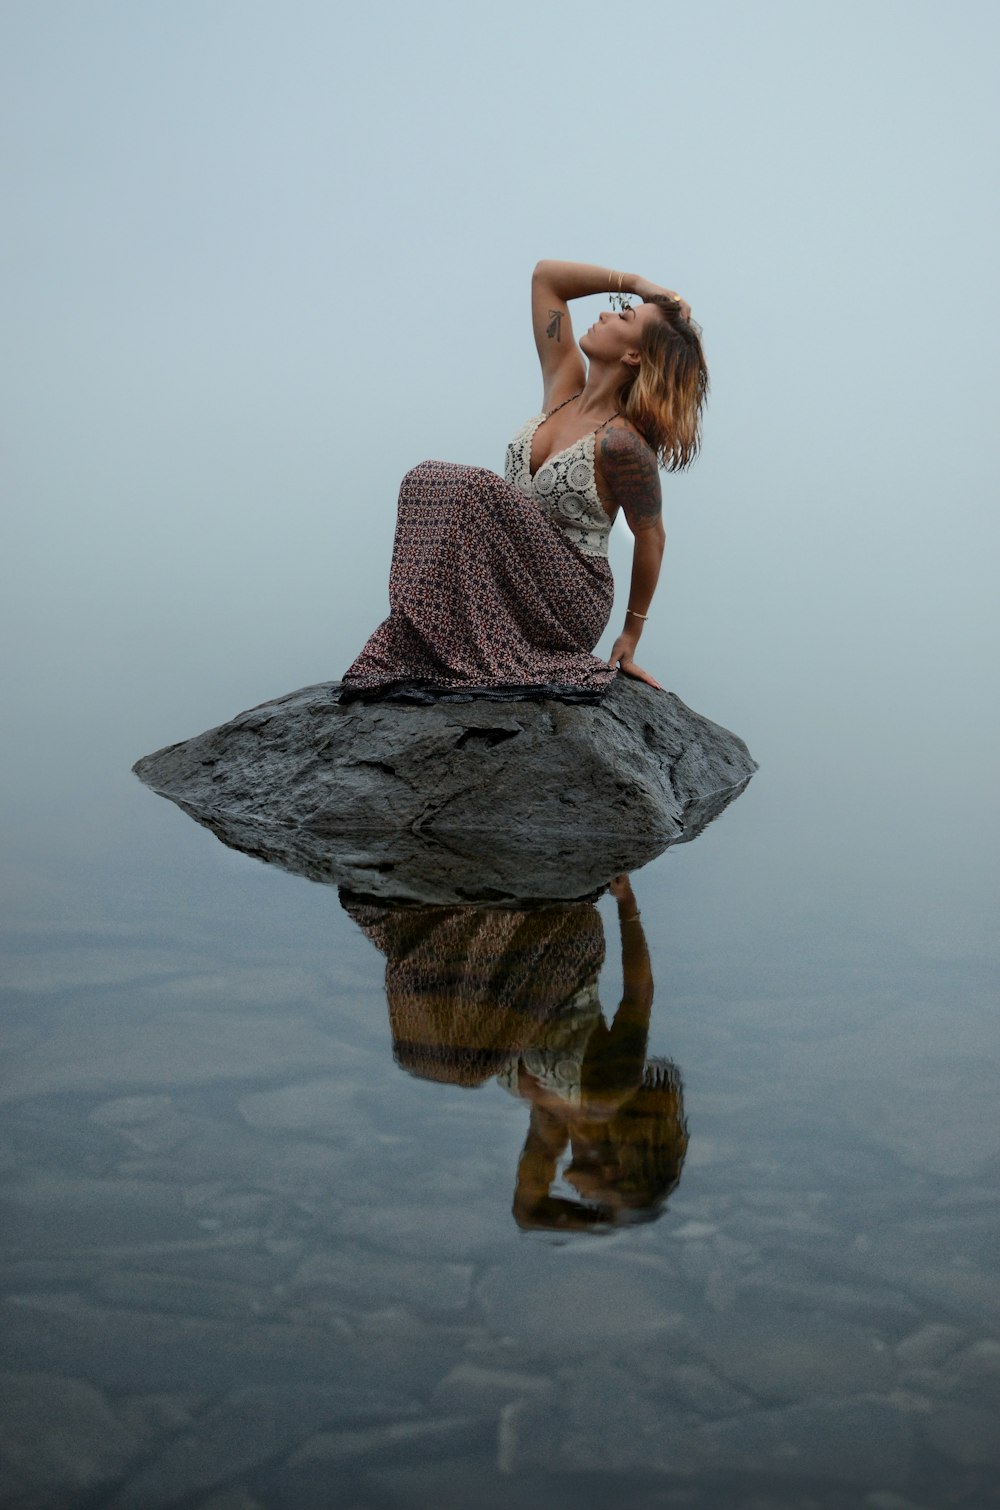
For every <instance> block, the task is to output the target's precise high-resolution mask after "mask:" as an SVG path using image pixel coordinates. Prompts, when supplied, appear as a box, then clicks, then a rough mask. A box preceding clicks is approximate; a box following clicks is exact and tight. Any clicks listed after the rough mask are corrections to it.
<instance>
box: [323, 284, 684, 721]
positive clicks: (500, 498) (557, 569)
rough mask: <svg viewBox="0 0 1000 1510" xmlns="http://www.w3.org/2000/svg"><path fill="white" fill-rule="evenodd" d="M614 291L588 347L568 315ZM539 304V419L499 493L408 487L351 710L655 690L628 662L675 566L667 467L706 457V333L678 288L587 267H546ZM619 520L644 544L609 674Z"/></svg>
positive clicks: (443, 472) (348, 678)
mask: <svg viewBox="0 0 1000 1510" xmlns="http://www.w3.org/2000/svg"><path fill="white" fill-rule="evenodd" d="M608 291H610V292H611V294H612V301H613V303H617V305H618V306H619V307H618V308H616V309H612V310H606V311H604V312H603V313H602V314H601V315H600V316H599V318H598V319H597V320H596V321H595V323H594V324H593V325H591V327H590V329H589V330H588V331H587V332H586V333H585V334H584V335H583V336H582V337H581V339H580V342H579V344H577V342H576V340H575V339H574V336H573V328H572V325H571V323H570V314H569V308H568V301H569V300H570V299H578V298H583V297H584V296H585V295H588V294H597V293H603V292H608ZM631 295H634V296H635V297H636V298H638V299H640V300H641V301H642V302H641V303H640V304H638V305H633V304H632V303H631V302H630V299H629V297H628V296H631ZM531 307H532V321H533V325H534V332H535V344H536V346H537V348H538V356H539V360H540V362H541V367H542V378H543V382H544V390H543V404H544V409H543V412H542V413H541V414H538V415H536V416H535V417H534V418H533V419H530V420H529V421H528V422H527V424H525V425H524V426H523V427H522V428H521V429H520V430H519V431H518V433H517V434H516V435H515V436H514V439H513V440H512V441H511V443H510V445H509V446H508V447H507V458H506V464H505V468H504V477H503V478H500V477H498V476H497V475H496V474H495V473H493V472H489V471H487V470H485V469H484V468H481V467H467V466H461V465H458V464H456V463H453V462H441V461H425V462H421V464H420V465H419V466H417V467H414V469H413V470H412V471H411V472H409V473H407V475H406V477H405V478H404V479H403V485H402V488H401V490H400V495H399V512H398V519H397V525H396V538H395V544H394V547H393V557H392V570H391V573H390V577H389V602H390V608H391V612H390V615H389V617H388V618H387V619H386V620H385V621H384V622H383V623H382V624H381V625H380V626H379V628H378V629H377V630H376V631H375V633H374V634H373V635H372V637H371V639H370V640H369V641H368V643H367V644H366V645H365V647H364V649H363V650H362V651H361V653H360V655H359V656H358V657H357V659H356V660H355V661H354V663H353V665H352V666H351V667H350V668H349V670H348V671H347V672H346V673H345V675H344V694H345V695H346V696H348V697H352V696H368V697H385V696H393V695H396V696H407V695H410V696H412V695H424V696H427V695H432V696H441V695H447V694H449V693H460V694H463V695H465V696H468V695H469V694H470V693H472V694H479V695H483V696H487V697H489V696H493V697H497V696H500V697H503V696H508V697H509V696H526V695H528V696H530V695H536V696H563V697H570V698H577V699H596V698H598V697H600V695H601V694H602V693H603V692H604V691H605V690H606V689H607V687H608V685H609V683H610V681H611V679H612V677H613V676H614V675H615V671H616V668H620V669H621V670H622V671H624V672H626V673H627V674H628V675H629V676H634V677H637V678H638V679H639V680H640V681H644V682H648V683H649V684H650V685H651V686H653V687H656V686H658V685H659V683H658V682H657V681H656V680H655V679H654V678H653V677H652V676H651V675H650V674H649V672H647V671H644V670H643V669H642V668H641V667H640V666H638V665H637V664H636V662H635V659H634V657H635V650H636V646H637V644H638V641H639V637H640V635H641V633H642V629H643V625H644V624H645V622H646V619H647V617H648V614H649V607H650V603H651V602H652V598H653V593H654V590H655V588H656V583H657V578H658V576H659V571H660V561H661V559H662V556H663V543H664V533H663V523H662V520H661V498H660V479H659V471H658V468H659V467H661V466H662V467H664V468H665V469H666V470H667V471H679V470H681V469H682V468H684V467H687V466H689V465H690V464H691V462H692V461H693V460H694V458H695V456H696V455H697V452H698V447H699V441H700V420H701V411H702V406H703V404H704V401H705V396H706V393H707V389H708V369H707V367H706V365H705V358H704V354H703V352H702V348H701V342H700V340H699V332H698V328H697V326H695V325H694V324H692V322H691V318H690V316H691V310H690V306H689V305H688V304H687V303H686V302H685V301H684V300H683V299H681V298H680V297H679V296H678V295H677V294H675V293H672V292H671V291H670V290H669V289H665V288H660V287H658V286H657V285H656V284H655V283H650V282H649V281H648V279H646V278H641V277H639V276H637V275H636V274H634V273H622V272H617V271H615V270H613V269H611V270H609V269H607V268H601V267H590V266H587V265H585V264H583V263H577V262H539V263H538V265H537V267H536V268H535V271H534V274H533V276H532V283H531ZM585 357H586V361H585V360H584V358H585ZM619 510H621V512H622V513H624V515H625V519H626V522H627V523H628V526H629V528H630V529H631V531H632V534H633V536H634V542H635V543H634V551H633V560H632V581H631V591H630V594H629V602H628V609H627V611H626V615H625V623H624V625H623V628H622V632H621V634H620V635H619V636H618V638H617V640H616V641H615V644H614V648H613V650H612V652H611V659H610V661H602V660H598V659H597V657H596V656H594V655H593V654H592V653H591V652H592V651H593V649H594V646H595V645H596V644H597V641H598V640H599V639H600V636H601V634H602V633H603V631H604V628H605V626H606V624H607V622H608V618H609V617H610V614H611V608H612V603H613V598H614V584H613V582H612V577H611V570H610V568H609V566H608V560H607V555H608V535H609V533H610V530H611V526H612V524H613V522H614V520H615V518H616V517H617V514H618V512H619Z"/></svg>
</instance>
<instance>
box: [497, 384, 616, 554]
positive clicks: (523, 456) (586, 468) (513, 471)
mask: <svg viewBox="0 0 1000 1510" xmlns="http://www.w3.org/2000/svg"><path fill="white" fill-rule="evenodd" d="M547 418H548V415H546V414H537V415H536V416H535V418H534V419H529V420H528V422H527V424H525V425H522V427H521V429H520V430H518V432H517V434H516V435H515V436H514V439H513V440H512V441H511V443H510V445H509V446H508V447H507V456H506V460H505V461H504V476H505V477H506V479H507V481H508V482H510V483H513V485H514V486H515V487H516V488H518V489H519V490H520V491H521V492H522V493H523V494H524V495H525V497H526V498H531V499H534V501H535V502H536V503H537V504H538V506H539V508H540V509H541V510H542V511H543V513H545V514H547V515H548V516H549V518H550V519H551V520H552V522H553V524H556V525H558V526H559V528H560V530H562V532H563V534H564V535H565V536H566V538H567V540H569V541H571V542H572V544H573V545H575V546H576V548H577V550H580V551H582V552H583V554H584V555H585V556H607V554H608V536H609V534H610V533H611V520H610V519H609V518H608V516H607V514H606V513H605V511H604V505H603V504H602V503H601V500H600V496H599V494H598V492H597V481H596V478H595V476H594V440H595V435H594V432H593V431H591V433H590V434H589V435H581V437H580V439H579V440H575V441H574V442H573V444H572V445H571V446H567V447H566V449H565V450H564V451H558V452H556V454H555V455H554V456H550V457H549V459H548V461H546V462H543V463H542V465H541V466H540V467H539V468H538V471H537V472H536V473H535V475H534V477H532V475H531V442H532V441H533V440H534V438H535V431H536V430H537V429H538V427H539V425H540V424H541V423H542V421H543V420H544V419H547Z"/></svg>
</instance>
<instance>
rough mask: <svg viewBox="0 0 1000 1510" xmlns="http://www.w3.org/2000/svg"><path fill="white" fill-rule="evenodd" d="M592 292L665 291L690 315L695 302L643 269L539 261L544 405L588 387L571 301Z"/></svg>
mask: <svg viewBox="0 0 1000 1510" xmlns="http://www.w3.org/2000/svg"><path fill="white" fill-rule="evenodd" d="M588 294H631V295H632V296H633V297H634V298H637V299H648V298H650V297H651V296H652V295H654V294H660V295H665V296H666V297H667V298H669V299H677V300H678V302H679V303H680V305H681V312H682V314H683V315H684V318H685V319H688V318H689V317H690V314H691V306H690V305H689V304H688V302H687V300H686V299H682V298H681V296H680V294H675V293H674V292H673V291H672V290H671V289H669V288H661V287H660V285H659V284H658V283H651V282H650V280H649V279H648V278H643V277H641V276H640V275H639V274H638V273H627V272H624V271H622V270H620V269H618V268H614V267H598V266H597V264H596V263H592V262H555V261H552V260H551V259H543V260H542V261H541V262H536V263H535V268H534V271H533V273H532V275H531V323H532V328H533V329H534V333H535V347H536V349H537V351H538V360H539V362H540V363H541V367H542V382H543V384H544V399H543V407H544V408H545V409H552V408H554V407H555V405H556V404H558V403H561V402H562V400H563V399H564V398H569V397H570V396H571V395H572V394H574V393H578V392H579V390H580V389H581V388H582V387H583V384H584V380H585V378H586V371H587V369H586V367H585V365H584V361H583V355H582V353H581V351H580V348H579V346H578V345H577V344H576V339H575V337H574V335H573V324H572V321H571V320H570V315H569V308H568V304H569V300H570V299H583V298H586V296H587V295H588Z"/></svg>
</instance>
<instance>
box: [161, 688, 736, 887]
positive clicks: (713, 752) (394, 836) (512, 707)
mask: <svg viewBox="0 0 1000 1510" xmlns="http://www.w3.org/2000/svg"><path fill="white" fill-rule="evenodd" d="M755 770H756V765H755V763H754V761H753V759H752V758H751V756H750V754H749V753H748V751H747V748H746V746H745V745H744V743H743V741H742V740H740V739H738V738H737V737H736V735H734V734H730V733H729V732H728V731H727V730H725V729H723V728H720V727H719V725H718V724H713V723H710V722H709V721H708V720H707V719H705V718H702V717H701V716H700V714H697V713H694V712H692V711H691V709H690V708H687V707H685V705H684V704H683V703H682V702H681V701H680V699H679V698H677V697H675V696H674V695H673V694H672V693H665V692H654V691H652V690H651V689H650V688H647V687H644V686H642V685H640V684H639V683H637V682H634V681H628V680H626V679H625V678H624V677H619V678H618V679H617V680H616V681H615V682H614V683H613V684H612V687H611V690H610V691H609V692H608V694H607V696H606V697H605V698H604V700H603V701H602V702H601V703H599V704H576V705H571V704H565V703H560V702H554V701H533V700H529V699H525V700H523V701H517V702H506V703H497V702H488V701H484V700H481V699H472V700H470V701H469V702H438V703H432V704H429V705H420V706H414V705H409V704H401V703H358V702H354V703H348V704H341V703H340V702H338V701H337V684H336V683H329V682H324V683H320V684H318V685H316V686H314V687H306V688H304V689H303V690H302V691H300V692H293V693H290V694H288V695H287V696H286V697H282V698H277V699H275V701H273V702H270V703H264V704H262V705H261V706H260V707H259V708H253V709H251V710H250V711H249V712H246V713H241V714H240V715H239V716H238V717H237V718H235V719H233V720H232V722H231V723H228V724H223V725H222V726H221V727H219V728H217V729H210V730H208V731H207V733H205V734H201V735H199V736H197V737H196V738H194V739H189V740H187V741H186V742H185V743H183V744H177V745H170V746H168V747H167V748H166V749H163V750H159V751H157V752H156V753H155V754H153V755H147V756H145V757H144V758H143V759H142V760H140V761H138V762H137V764H136V766H135V771H136V774H137V775H138V776H139V777H140V779H141V780H142V781H144V782H145V783H146V785H147V786H150V787H152V788H153V789H154V790H155V791H157V792H159V793H161V795H163V796H165V797H169V798H171V800H172V801H174V802H176V803H177V804H178V805H179V806H180V807H182V808H183V809H184V811H185V812H187V813H189V814H190V815H191V816H192V817H193V818H196V819H197V820H198V821H199V822H200V823H203V824H205V826H206V827H208V828H210V829H212V831H213V832H214V833H215V834H216V835H217V836H218V837H219V838H220V839H222V841H223V842H224V843H226V844H229V845H231V846H232V847H233V848H235V849H240V850H243V851H244V852H246V853H248V854H252V855H256V856H257V857H258V858H260V859H262V860H266V861H269V862H271V863H274V864H277V865H281V866H282V867H283V868H285V869H287V870H291V871H293V872H295V873H297V874H300V875H305V876H308V877H309V878H310V879H312V880H317V881H325V882H331V883H336V884H339V885H343V886H346V887H348V888H349V889H350V890H352V891H356V892H361V893H365V894H367V895H369V896H386V897H400V898H407V897H409V898H412V899H415V900H425V901H441V902H445V901H468V900H473V899H476V900H493V901H504V900H513V899H516V898H524V897H535V898H544V897H573V896H581V895H584V894H586V893H588V892H592V891H594V890H596V889H597V888H599V887H600V886H601V885H602V884H603V883H604V882H605V881H607V880H608V878H609V877H610V876H612V875H614V874H615V873H616V872H618V871H622V870H634V869H637V868H638V867H639V866H640V865H643V864H645V863H646V862H647V861H649V860H651V859H652V858H653V857H654V856H655V855H657V854H659V853H660V851H661V850H662V849H664V848H665V847H666V846H667V845H668V844H673V843H677V842H681V841H683V840H688V839H692V838H694V837H695V835H697V834H698V833H700V832H701V830H702V829H703V828H704V827H705V825H706V824H707V823H709V822H711V820H712V819H713V818H715V817H716V816H717V815H718V814H719V813H720V812H722V810H723V808H724V807H726V805H727V804H728V803H729V802H730V801H731V800H732V799H733V797H734V796H736V795H737V794H738V792H739V791H740V790H741V789H742V788H743V787H744V786H745V785H746V783H747V781H748V780H749V779H750V777H751V776H752V775H753V772H754V771H755Z"/></svg>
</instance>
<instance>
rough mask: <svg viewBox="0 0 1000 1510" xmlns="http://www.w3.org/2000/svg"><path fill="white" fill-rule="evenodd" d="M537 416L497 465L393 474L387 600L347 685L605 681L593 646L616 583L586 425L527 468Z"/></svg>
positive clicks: (382, 688) (370, 688) (566, 685)
mask: <svg viewBox="0 0 1000 1510" xmlns="http://www.w3.org/2000/svg"><path fill="white" fill-rule="evenodd" d="M545 418H546V416H545V415H544V414H542V415H538V416H537V417H536V418H535V419H532V420H529V421H528V423H527V424H526V425H524V426H523V427H522V428H521V429H520V430H519V431H518V433H517V435H515V437H514V439H513V440H512V441H511V443H510V445H509V446H508V448H507V460H506V466H505V477H504V478H500V477H498V476H497V475H496V474H495V473H493V472H488V471H486V470H485V469H484V468H482V467H466V466H459V465H457V464H455V463H452V462H442V461H425V462H421V464H420V465H419V466H418V467H415V468H414V469H413V471H412V472H408V473H407V475H406V476H405V477H404V479H403V485H402V487H401V489H400V493H399V508H398V516H397V522H396V538H395V542H394V545H393V552H392V569H391V572H390V575H389V604H390V609H391V612H390V615H389V617H388V618H387V619H386V620H385V621H384V622H383V623H382V624H380V625H379V627H378V629H376V631H375V633H374V634H373V635H372V637H371V639H370V640H369V641H368V643H367V644H366V645H365V647H364V649H363V650H362V651H361V653H360V655H359V656H358V657H357V659H356V660H355V661H354V663H353V665H352V666H350V668H349V669H348V670H347V672H346V673H345V675H344V689H345V692H346V694H347V696H351V695H365V694H368V695H378V694H379V693H380V692H383V693H385V692H388V691H390V690H392V687H393V684H398V683H412V682H418V683H422V684H423V685H424V686H425V687H429V688H432V689H434V690H438V691H445V692H461V691H473V690H483V691H486V692H487V693H489V692H490V691H495V690H496V689H499V688H509V687H522V688H526V689H529V690H530V691H533V692H535V693H545V692H549V693H552V692H555V691H558V690H559V689H565V691H566V692H567V693H568V694H569V695H576V696H582V697H587V696H590V697H598V696H599V695H600V694H601V693H602V692H603V691H605V689H606V688H607V686H608V684H609V683H610V681H611V679H612V677H613V676H614V674H615V673H614V672H613V671H612V670H611V668H610V667H609V666H608V665H607V664H606V662H604V661H600V660H598V659H597V658H596V657H595V656H593V655H592V654H591V653H590V652H591V651H592V650H593V648H594V646H595V645H596V644H597V641H598V639H599V638H600V636H601V634H602V632H603V630H604V627H605V625H606V624H607V622H608V617H609V615H610V613H611V605H612V599H613V596H614V584H613V582H612V577H611V570H610V568H609V566H608V562H607V537H608V532H609V530H610V528H611V521H610V519H609V518H608V516H607V514H606V513H605V512H604V509H603V507H602V505H601V501H600V498H599V497H598V494H597V486H596V482H595V478H594V435H593V434H591V435H585V436H583V437H582V438H581V439H580V440H578V441H576V442H575V443H574V444H573V445H572V446H569V447H567V449H566V450H565V451H561V452H559V453H558V455H556V456H553V457H550V458H549V460H548V461H547V462H546V463H544V465H543V466H541V467H539V468H538V471H537V472H536V474H535V476H534V477H532V475H531V463H530V456H531V441H532V438H533V437H534V433H535V431H536V430H537V429H538V426H539V425H540V424H541V423H542V420H543V419H545ZM601 428H603V427H601ZM595 433H596V432H595Z"/></svg>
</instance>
